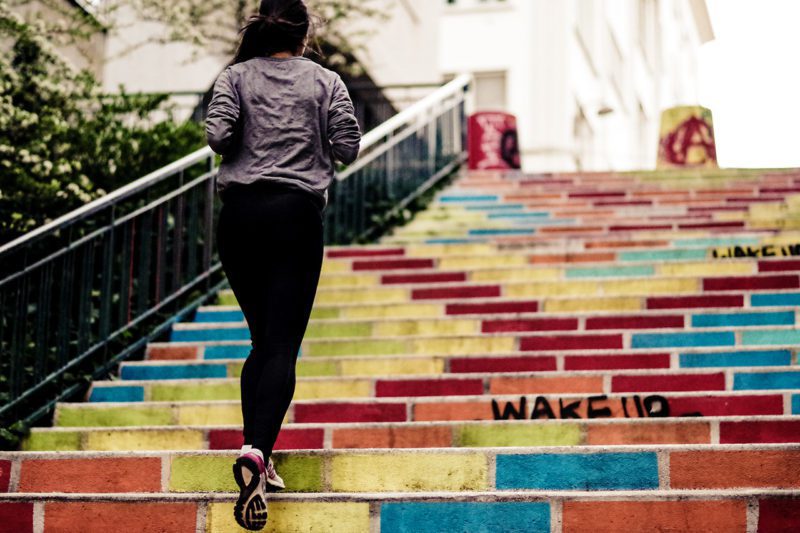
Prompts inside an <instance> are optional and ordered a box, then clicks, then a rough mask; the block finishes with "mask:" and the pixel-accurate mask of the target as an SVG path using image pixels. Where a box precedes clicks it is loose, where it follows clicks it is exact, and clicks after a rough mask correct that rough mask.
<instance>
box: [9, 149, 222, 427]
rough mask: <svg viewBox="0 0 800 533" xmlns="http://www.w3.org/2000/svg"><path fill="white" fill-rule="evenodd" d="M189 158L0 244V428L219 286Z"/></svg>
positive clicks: (200, 170)
mask: <svg viewBox="0 0 800 533" xmlns="http://www.w3.org/2000/svg"><path fill="white" fill-rule="evenodd" d="M214 167H215V165H214V157H213V155H212V154H211V152H210V151H205V150H204V151H201V152H198V153H195V154H192V155H190V156H188V157H186V158H183V159H181V160H179V161H177V162H175V163H173V164H171V165H169V166H167V167H165V168H163V169H161V170H158V171H156V172H154V173H152V174H150V175H148V176H145V177H144V178H142V179H140V180H137V181H136V182H134V183H131V184H130V185H128V186H126V187H123V188H122V189H119V190H117V191H115V192H113V193H111V194H109V195H107V196H105V197H103V198H100V199H99V200H96V201H94V202H92V203H90V204H87V205H85V206H83V207H82V208H80V209H78V210H76V211H74V212H72V213H70V214H68V215H66V216H64V217H62V218H60V219H58V220H55V221H53V222H52V223H50V224H47V225H45V226H43V227H41V228H39V229H38V230H35V231H33V232H31V233H29V234H27V235H25V236H23V237H21V238H19V239H17V240H15V241H12V242H10V243H8V244H6V245H5V246H3V247H2V248H0V427H2V426H3V425H6V424H8V423H11V422H14V421H16V420H20V419H26V418H27V419H30V420H33V419H36V418H38V417H40V416H41V415H42V414H44V413H46V412H47V411H48V410H49V408H50V407H52V405H53V404H54V403H55V402H57V401H59V400H60V399H63V398H66V397H68V396H69V395H70V394H72V393H74V392H76V391H77V390H79V389H80V388H82V387H84V386H85V385H86V383H87V382H88V381H90V380H91V379H92V378H93V377H97V376H100V375H102V374H103V373H105V372H107V371H108V370H109V369H110V368H112V367H113V366H114V365H115V364H116V363H118V362H119V361H120V360H122V359H124V358H125V357H127V356H128V355H129V354H131V353H132V352H134V351H136V350H138V349H140V348H141V347H143V346H144V344H145V343H146V342H148V341H149V340H150V339H153V338H155V337H156V336H157V335H159V334H160V333H162V332H164V331H166V330H167V329H168V328H169V326H170V325H171V324H172V322H174V321H175V320H177V319H178V318H180V316H182V313H185V312H186V311H188V310H189V309H191V308H192V307H193V306H196V305H197V304H198V303H199V301H200V300H202V298H203V297H204V296H206V295H208V294H210V293H212V292H214V290H215V289H216V288H217V287H218V286H221V285H220V284H221V283H222V282H223V281H224V279H223V276H222V272H221V270H220V265H219V263H218V261H216V259H214V257H213V246H214V243H213V233H212V227H213V221H214V216H215V209H216V207H215V197H216V195H215V191H214V175H215V173H216V172H215V168H214Z"/></svg>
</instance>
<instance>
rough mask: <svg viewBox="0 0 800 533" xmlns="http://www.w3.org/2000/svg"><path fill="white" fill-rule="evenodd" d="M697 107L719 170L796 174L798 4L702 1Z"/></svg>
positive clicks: (799, 152) (799, 157)
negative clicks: (703, 36)
mask: <svg viewBox="0 0 800 533" xmlns="http://www.w3.org/2000/svg"><path fill="white" fill-rule="evenodd" d="M707 3H708V7H709V12H710V14H711V23H712V25H713V27H714V33H715V35H716V39H715V40H714V41H711V42H709V43H706V44H705V45H703V47H702V48H701V51H700V63H699V65H700V85H699V91H700V92H699V97H700V103H701V104H702V105H704V106H706V107H708V108H709V109H711V112H712V114H713V118H714V132H715V136H716V141H717V157H718V160H719V164H720V166H722V167H743V168H744V167H764V168H767V167H800V68H798V65H800V0H707Z"/></svg>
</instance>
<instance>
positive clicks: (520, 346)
mask: <svg viewBox="0 0 800 533" xmlns="http://www.w3.org/2000/svg"><path fill="white" fill-rule="evenodd" d="M247 342H248V341H245V340H240V341H201V342H195V343H174V345H175V346H183V347H184V348H185V349H187V350H188V349H191V348H190V347H191V346H194V347H195V348H194V349H195V350H196V349H197V346H198V345H202V344H208V345H209V346H211V345H213V346H232V345H237V344H238V345H243V344H245V343H247ZM798 342H800V328H797V327H794V326H783V327H780V326H778V327H773V328H769V329H761V328H755V327H751V328H739V330H736V329H728V328H726V329H720V328H696V329H694V330H691V331H686V330H675V329H660V330H638V331H635V332H632V333H631V332H629V331H626V330H624V329H623V330H619V329H614V330H604V331H602V332H599V331H598V332H596V333H595V332H591V333H573V332H564V331H552V332H550V333H549V334H539V335H533V334H530V333H528V332H517V334H516V335H514V334H512V333H511V332H504V333H482V334H473V335H469V334H460V335H439V336H423V335H403V336H387V337H368V338H358V337H355V338H332V339H325V338H323V339H304V340H303V343H302V345H301V349H300V353H301V354H302V355H303V356H308V357H317V356H320V357H335V356H355V355H374V356H401V355H456V354H461V355H483V354H491V353H509V352H516V351H524V352H547V351H556V350H568V351H576V350H639V349H647V350H658V349H666V348H691V347H698V348H700V347H709V348H711V347H720V348H721V347H730V348H734V347H764V346H778V345H782V346H785V345H790V344H796V343H798ZM206 349H207V348H206ZM212 350H213V351H217V352H218V351H220V350H227V349H223V348H213V349H212ZM204 353H205V352H204Z"/></svg>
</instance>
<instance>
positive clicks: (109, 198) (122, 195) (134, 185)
mask: <svg viewBox="0 0 800 533" xmlns="http://www.w3.org/2000/svg"><path fill="white" fill-rule="evenodd" d="M213 156H214V152H213V151H211V148H209V147H208V146H206V147H205V148H200V149H199V150H197V151H194V152H192V153H191V154H189V155H187V156H184V157H182V158H180V159H178V160H177V161H174V162H172V163H170V164H169V165H167V166H165V167H162V168H159V169H158V170H154V171H153V172H151V173H150V174H147V175H145V176H143V177H141V178H139V179H138V180H136V181H132V182H130V183H129V184H127V185H124V186H122V187H120V188H119V189H116V190H114V191H112V192H110V193H108V194H106V195H103V196H101V197H100V198H98V199H96V200H93V201H91V202H89V203H88V204H84V205H82V206H81V207H79V208H77V209H75V210H73V211H70V212H69V213H67V214H65V215H62V216H60V217H58V218H57V219H55V220H53V221H51V222H48V223H47V224H44V225H43V226H39V227H38V228H36V229H34V230H31V231H29V232H28V233H26V234H24V235H21V236H19V237H17V238H16V239H14V240H13V241H9V242H7V243H6V244H4V245H2V246H0V256H2V255H3V254H5V253H7V252H9V251H11V250H13V249H14V248H17V247H19V246H21V245H23V244H27V243H30V242H32V241H34V240H36V239H37V238H39V237H41V236H42V235H46V234H47V233H52V232H53V231H56V230H58V229H61V228H63V227H65V226H67V225H69V224H70V223H72V222H76V221H79V220H81V219H83V218H86V217H88V216H89V215H91V214H93V213H96V212H97V211H100V210H101V209H104V208H106V207H108V206H110V205H112V204H114V203H117V202H119V201H121V200H124V199H126V198H128V197H130V196H133V195H134V194H136V193H138V192H141V191H143V190H145V189H147V188H148V187H152V186H153V185H155V184H156V183H159V182H161V181H163V180H165V179H167V178H169V177H171V176H174V175H175V174H176V173H178V172H180V171H182V170H186V169H187V168H190V167H193V166H194V165H196V164H198V163H200V162H202V161H203V160H204V159H209V160H210V161H211V163H210V167H211V168H209V170H213V169H214V163H213V162H214V158H213Z"/></svg>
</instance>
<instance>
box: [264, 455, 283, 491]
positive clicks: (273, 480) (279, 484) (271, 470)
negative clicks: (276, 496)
mask: <svg viewBox="0 0 800 533" xmlns="http://www.w3.org/2000/svg"><path fill="white" fill-rule="evenodd" d="M285 488H286V484H285V483H284V482H283V479H281V476H279V475H278V473H277V472H276V471H275V465H274V464H272V457H270V458H269V462H268V463H267V491H269V492H277V491H279V490H283V489H285Z"/></svg>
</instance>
